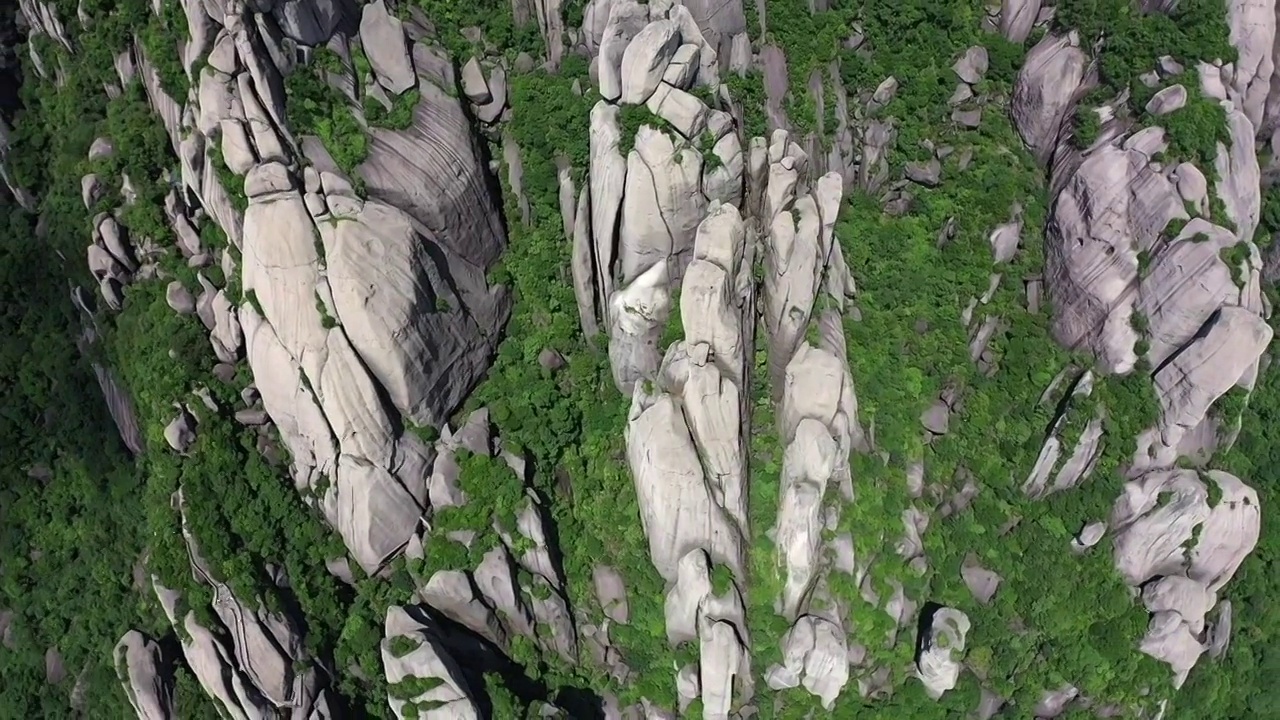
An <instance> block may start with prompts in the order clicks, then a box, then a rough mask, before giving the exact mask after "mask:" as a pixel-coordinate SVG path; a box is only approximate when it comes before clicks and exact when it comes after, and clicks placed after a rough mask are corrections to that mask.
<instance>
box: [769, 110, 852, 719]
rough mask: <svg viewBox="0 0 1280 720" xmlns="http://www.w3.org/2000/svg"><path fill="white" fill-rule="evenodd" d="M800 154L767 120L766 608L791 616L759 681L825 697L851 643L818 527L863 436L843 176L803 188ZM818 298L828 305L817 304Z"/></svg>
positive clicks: (838, 687) (831, 524) (831, 519)
mask: <svg viewBox="0 0 1280 720" xmlns="http://www.w3.org/2000/svg"><path fill="white" fill-rule="evenodd" d="M805 160H806V158H805V155H804V152H803V151H802V150H800V148H799V147H798V146H796V145H795V144H794V143H792V142H791V141H790V140H789V138H788V136H787V133H785V132H783V131H777V132H775V133H774V134H773V137H772V141H771V143H770V145H769V147H768V150H767V162H768V168H767V170H764V171H763V172H761V173H760V176H761V180H762V183H761V184H762V185H763V189H762V195H761V203H760V206H759V207H760V210H761V219H760V224H761V226H762V228H767V230H766V232H767V235H766V236H765V237H764V238H763V252H764V258H763V265H764V272H765V277H764V283H763V288H762V295H761V298H762V302H763V313H762V315H763V323H762V324H763V327H764V330H765V333H766V338H767V347H768V361H769V362H768V366H769V369H770V381H771V386H772V388H773V394H774V398H775V399H776V400H777V401H778V427H777V429H776V431H777V432H778V433H779V434H780V439H781V441H782V445H783V447H784V448H785V450H784V452H783V457H782V477H781V479H780V486H781V488H782V490H781V493H780V499H779V507H778V515H777V520H776V524H775V526H774V528H773V529H772V539H773V542H774V545H775V548H776V551H777V554H778V564H779V566H780V570H781V574H782V577H783V585H782V594H781V597H779V598H778V599H777V602H776V604H775V609H776V611H777V612H778V613H779V614H780V615H782V616H783V617H784V618H786V619H787V620H788V621H790V622H792V623H793V624H792V627H791V629H790V630H789V631H788V632H787V634H786V635H785V636H784V638H783V642H782V649H783V664H781V665H774V666H772V667H771V668H769V671H768V672H767V673H766V681H767V682H768V683H769V686H770V687H772V688H775V689H782V688H789V687H796V686H803V687H804V688H805V689H806V690H807V691H809V692H810V693H812V694H814V695H816V696H818V697H819V698H820V699H821V701H822V704H823V706H824V707H826V708H828V709H829V708H831V707H833V705H834V703H835V699H836V697H837V696H838V695H839V694H840V692H841V691H842V690H843V688H844V686H845V685H846V684H847V682H848V680H849V674H850V673H849V662H848V660H847V657H848V656H849V654H850V652H851V650H850V648H849V647H848V640H847V634H848V629H847V628H845V627H844V622H843V617H844V613H843V612H842V610H841V608H840V606H839V605H838V603H837V600H836V599H835V598H833V597H832V596H831V593H830V591H829V590H828V589H827V581H826V574H827V572H829V571H832V568H830V567H829V566H830V565H831V562H830V560H829V549H828V547H827V543H826V541H825V540H824V533H825V532H826V531H827V530H828V529H830V530H834V529H835V527H836V525H835V523H836V522H838V519H839V509H840V506H841V505H842V504H843V503H845V502H848V501H851V500H852V499H853V478H852V477H851V474H850V469H849V456H850V453H852V452H853V451H854V450H855V449H865V448H864V445H865V441H864V438H863V434H862V430H861V428H860V426H859V423H858V419H857V398H856V396H855V394H854V387H853V379H852V377H851V376H850V373H849V368H848V365H847V363H846V360H845V355H846V348H845V337H844V331H843V325H842V322H841V316H842V311H843V308H844V305H845V302H846V299H847V297H848V296H851V295H852V293H853V280H852V277H851V276H850V274H849V271H848V269H847V268H846V267H845V264H844V259H843V255H842V253H841V250H840V246H839V244H838V243H837V242H836V241H835V238H834V226H835V220H836V214H837V213H838V211H839V207H840V202H841V197H842V185H843V182H842V180H841V177H840V175H839V174H838V173H835V172H832V173H827V174H826V175H823V176H822V177H821V178H819V179H818V180H817V182H816V184H815V186H814V187H813V188H812V189H810V188H809V187H808V183H807V180H806V174H805ZM820 298H822V299H823V301H824V303H823V304H824V305H826V306H827V309H825V310H821V311H819V310H818V307H819V305H818V301H819V299H820ZM811 327H812V328H813V329H814V330H815V331H816V332H815V333H813V334H810V332H809V331H810V328H811ZM806 336H811V337H815V338H816V340H815V341H813V342H810V341H808V340H805V337H806ZM837 572H838V570H837Z"/></svg>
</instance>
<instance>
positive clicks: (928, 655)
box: [916, 608, 969, 700]
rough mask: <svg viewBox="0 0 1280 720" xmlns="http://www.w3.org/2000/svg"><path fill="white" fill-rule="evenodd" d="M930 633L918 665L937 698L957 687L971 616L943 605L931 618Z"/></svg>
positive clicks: (929, 690)
mask: <svg viewBox="0 0 1280 720" xmlns="http://www.w3.org/2000/svg"><path fill="white" fill-rule="evenodd" d="M927 627H928V631H927V632H928V636H927V637H925V638H922V640H921V643H920V647H921V650H920V655H919V657H918V658H917V660H916V667H917V669H918V671H919V674H920V682H921V683H923V684H924V691H925V693H927V694H928V695H929V697H931V698H933V699H934V700H937V699H938V698H940V697H942V695H943V694H944V693H945V692H947V691H948V690H950V689H952V688H954V687H955V686H956V681H957V680H958V679H959V677H960V669H961V665H960V660H961V658H963V657H964V644H965V637H966V636H967V635H968V634H969V618H968V616H966V615H965V614H964V613H962V612H960V611H959V610H956V609H954V608H939V609H937V610H936V611H934V613H933V615H932V616H931V617H930V618H929V619H928V625H927Z"/></svg>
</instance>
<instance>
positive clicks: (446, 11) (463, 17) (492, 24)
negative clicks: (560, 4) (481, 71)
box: [401, 0, 582, 62]
mask: <svg viewBox="0 0 1280 720" xmlns="http://www.w3.org/2000/svg"><path fill="white" fill-rule="evenodd" d="M564 4H565V5H566V6H570V7H566V8H564V12H565V15H566V17H568V16H570V15H571V14H575V13H576V14H577V16H578V17H579V20H578V22H579V23H581V16H582V3H581V1H580V0H569V1H568V2H565V3H564ZM411 5H416V6H417V7H418V8H419V9H420V10H421V11H422V12H423V13H424V14H425V15H426V17H428V18H430V19H431V22H432V23H433V24H434V25H435V28H436V38H437V39H438V40H439V41H440V42H441V44H443V45H444V46H445V48H446V49H448V50H449V53H450V54H451V55H453V56H454V57H455V58H458V59H459V60H460V61H461V62H465V61H466V59H467V58H468V57H470V56H472V55H481V54H482V53H483V51H484V50H485V48H486V47H493V48H497V49H498V50H499V51H501V52H504V53H506V54H507V55H509V56H511V57H514V56H515V55H516V54H518V53H521V52H527V53H529V54H530V55H532V56H534V57H537V56H538V55H539V54H541V53H542V51H543V48H544V43H543V41H542V35H541V34H540V33H539V32H538V25H537V22H536V19H535V18H534V17H533V16H532V15H531V16H530V17H529V18H528V21H527V22H526V23H525V24H524V25H519V24H517V23H516V20H515V18H514V17H513V16H512V5H511V3H510V2H509V1H508V0H476V2H466V3H460V2H454V1H453V0H410V2H406V3H403V4H402V5H401V11H402V13H404V14H407V13H408V12H409V7H410V6H411ZM526 7H532V6H526ZM565 27H566V28H568V27H574V26H572V25H569V24H568V23H566V24H565ZM468 28H475V29H477V30H479V31H480V34H481V36H482V37H483V42H476V40H478V39H479V38H478V37H476V36H475V35H474V34H472V33H471V32H470V31H467V29H468ZM464 31H465V32H464ZM468 36H470V37H468Z"/></svg>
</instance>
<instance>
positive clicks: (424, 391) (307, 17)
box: [98, 1, 509, 572]
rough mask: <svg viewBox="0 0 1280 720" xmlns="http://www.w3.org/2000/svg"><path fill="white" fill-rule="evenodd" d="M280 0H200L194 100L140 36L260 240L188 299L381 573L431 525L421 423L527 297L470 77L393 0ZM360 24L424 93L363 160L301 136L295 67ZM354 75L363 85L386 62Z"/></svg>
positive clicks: (440, 408)
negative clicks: (456, 77)
mask: <svg viewBox="0 0 1280 720" xmlns="http://www.w3.org/2000/svg"><path fill="white" fill-rule="evenodd" d="M273 7H274V10H273V15H274V22H267V23H263V22H261V18H259V17H257V16H256V15H254V14H253V12H252V10H253V8H248V9H247V8H245V7H244V6H242V5H240V4H237V3H233V4H231V5H228V6H226V7H222V6H219V7H218V8H217V9H216V11H212V12H210V13H208V16H207V17H206V15H205V13H203V12H192V13H188V20H189V22H190V24H191V28H190V31H191V32H190V34H191V37H192V38H204V37H207V38H208V44H209V48H210V49H211V52H210V53H209V55H208V63H207V65H205V66H204V67H203V68H202V69H201V70H200V71H199V73H198V75H197V77H195V78H193V80H195V81H196V82H194V83H193V85H194V87H193V90H194V92H193V93H192V96H191V98H190V99H185V98H170V97H168V96H167V95H166V94H165V93H164V91H163V89H162V88H161V87H160V85H159V82H158V79H157V77H156V72H155V69H154V67H153V66H152V65H151V64H150V62H149V61H148V60H147V58H145V57H144V56H142V53H141V52H138V53H136V55H137V58H136V60H137V65H138V66H139V68H138V70H139V71H140V74H141V76H142V78H143V81H144V84H145V86H146V89H147V92H148V97H149V99H150V100H151V103H152V105H153V106H154V108H155V109H156V111H157V113H158V114H159V115H160V116H161V117H162V119H163V121H164V124H165V126H166V129H167V130H168V132H169V134H170V139H171V141H172V143H173V146H174V149H175V151H177V153H178V155H179V157H180V159H181V179H182V182H183V184H184V185H185V186H186V189H187V190H189V191H190V193H189V196H193V198H194V200H195V201H197V202H198V204H199V206H200V207H202V208H203V210H204V211H205V213H207V215H208V217H209V218H210V219H211V220H212V221H214V222H216V223H217V224H218V225H219V226H220V227H221V228H222V229H223V230H224V231H225V234H226V235H227V237H228V239H229V240H230V241H231V243H232V245H233V246H234V247H235V248H237V249H239V250H240V252H241V254H242V255H243V258H242V261H241V262H240V263H239V266H238V267H235V264H234V263H232V264H231V267H232V269H233V272H234V271H238V272H239V274H240V282H239V284H238V285H239V287H240V288H241V290H242V291H243V292H244V299H243V300H242V299H241V298H240V297H232V296H231V295H230V294H228V293H227V292H225V291H224V289H222V288H217V287H215V286H213V285H212V284H211V283H208V282H207V281H206V280H204V279H202V280H201V288H200V289H199V292H198V294H196V293H195V291H196V289H195V288H184V287H181V286H178V287H175V288H172V292H170V293H169V300H170V301H171V302H170V305H171V306H172V307H174V308H175V310H176V311H178V312H194V313H195V314H196V315H197V316H198V317H199V318H200V319H201V320H202V321H203V322H204V323H205V324H206V327H208V329H209V330H210V336H211V344H212V346H213V350H214V354H215V355H216V356H217V359H218V360H219V361H220V362H221V363H223V364H226V365H233V364H234V363H236V362H238V361H239V360H240V359H241V358H244V359H245V360H247V361H248V363H249V366H250V368H251V369H252V371H253V373H254V378H255V381H256V384H257V386H258V387H259V388H261V407H257V406H251V407H248V408H245V409H243V410H239V411H237V413H236V417H237V419H238V420H239V421H240V422H242V423H245V424H250V425H259V426H261V425H262V423H263V422H264V421H265V420H266V419H267V418H266V417H263V411H265V415H266V416H268V417H269V419H270V421H271V423H272V426H273V427H274V428H275V429H276V430H278V431H279V433H280V437H281V440H282V441H283V442H284V444H285V446H286V448H287V449H288V450H289V455H290V457H291V460H292V471H293V475H294V477H295V481H296V484H297V485H298V486H299V488H301V489H304V490H305V491H306V492H308V493H309V494H313V495H315V496H316V503H317V505H318V506H319V508H320V510H321V511H322V512H323V513H324V515H325V517H326V518H328V520H329V521H330V523H332V524H333V525H334V527H335V528H336V529H338V531H339V533H340V534H341V535H342V537H343V539H344V541H345V542H346V544H347V546H348V549H349V550H350V551H351V553H352V555H353V556H354V558H355V559H356V561H357V562H358V563H359V564H360V565H361V566H362V567H363V568H364V569H365V570H366V571H367V572H375V571H376V570H377V569H378V568H379V567H381V566H382V565H383V564H384V563H385V562H386V561H387V560H389V559H390V558H391V557H393V556H394V555H396V554H397V553H399V552H400V551H401V550H402V549H403V548H404V547H405V546H406V544H407V543H408V542H409V541H410V539H411V538H412V537H414V536H415V533H416V532H417V530H418V526H419V522H420V519H421V516H422V514H423V512H424V510H425V508H426V505H425V503H426V502H427V478H428V477H429V475H430V471H431V465H432V461H433V451H432V449H431V448H429V447H426V446H425V445H423V444H422V443H421V442H420V441H418V440H417V439H416V438H415V437H414V436H412V435H411V434H406V433H405V431H404V427H405V424H406V422H408V423H412V424H415V425H432V426H436V427H438V426H440V425H441V424H442V423H443V422H444V420H445V418H447V417H448V415H449V414H450V413H451V412H452V411H453V410H454V409H455V408H456V407H457V406H458V405H459V404H460V403H461V401H462V399H463V398H464V397H465V396H466V394H467V393H468V392H469V391H470V390H471V388H472V387H473V386H474V385H475V383H476V382H478V380H479V378H480V377H481V376H482V375H483V373H484V371H485V370H486V368H487V366H488V362H489V358H490V357H491V355H492V353H493V350H494V348H495V346H496V344H497V341H498V333H499V330H500V328H501V327H502V325H503V323H504V322H505V320H506V317H507V313H508V311H509V300H508V298H507V297H506V296H505V294H504V293H503V292H502V291H501V290H500V289H497V288H494V287H491V286H490V285H489V283H488V282H487V280H486V279H485V272H486V271H487V270H488V269H489V268H490V267H491V266H492V265H493V264H494V263H495V262H496V261H497V258H498V256H499V255H500V253H501V251H502V249H503V247H504V245H505V235H504V232H503V228H502V225H501V221H500V217H499V214H498V212H497V206H496V204H495V201H494V199H493V197H492V195H491V191H490V188H489V184H488V178H487V176H486V170H485V168H484V167H482V165H481V161H480V151H479V148H478V143H477V141H476V139H475V138H474V137H473V134H472V132H473V131H472V129H471V125H470V120H469V119H468V114H467V110H466V108H464V107H463V106H462V104H461V103H460V101H459V100H458V99H457V98H455V97H453V96H452V95H451V94H450V93H449V92H446V90H445V89H442V88H449V89H452V88H453V82H452V78H451V77H449V76H448V72H447V70H448V66H447V63H445V62H443V60H442V57H443V56H442V55H441V54H440V53H439V52H438V51H436V50H434V49H432V48H429V47H427V46H426V45H424V44H422V42H411V41H410V39H409V37H410V35H409V34H408V33H407V29H406V27H405V26H404V25H403V24H402V22H401V20H399V19H397V18H396V17H393V16H392V15H391V14H389V13H388V10H387V7H386V6H385V4H383V3H374V4H372V5H367V6H365V7H364V8H363V10H362V11H361V10H360V9H358V8H353V7H351V6H349V4H348V3H345V2H335V3H322V4H321V5H319V6H315V7H312V6H310V5H307V4H306V3H298V2H292V1H290V2H283V3H279V4H277V5H275V6H273ZM247 10H248V11H247ZM344 23H345V24H346V25H347V26H350V27H352V28H353V29H354V28H355V26H357V25H358V27H359V32H360V34H359V41H360V44H361V47H362V49H363V51H364V53H365V56H366V57H367V58H368V60H369V63H370V66H371V70H372V74H373V76H374V82H376V83H377V84H378V85H376V86H370V87H378V88H380V89H381V90H380V91H381V92H383V93H391V94H392V95H395V94H400V93H406V92H407V91H408V90H410V89H415V90H417V91H418V93H419V96H420V100H419V101H418V104H417V105H416V106H415V108H414V110H413V117H412V122H411V123H410V124H409V126H408V127H406V128H404V129H401V130H390V129H382V128H369V130H368V132H369V135H370V137H369V138H368V149H369V152H368V157H367V158H366V159H365V161H364V162H363V163H362V164H361V165H360V166H359V167H358V168H357V170H356V172H355V173H354V174H355V177H348V176H347V175H346V173H344V172H343V171H342V170H340V169H339V168H338V167H337V165H336V164H335V163H334V162H333V160H332V158H330V157H329V155H328V153H327V152H326V151H325V149H324V147H323V145H322V144H321V143H320V141H319V140H318V139H316V138H310V137H295V136H294V134H293V132H292V130H291V128H290V127H289V124H288V118H287V117H286V113H285V109H286V108H285V93H284V82H283V78H284V77H285V76H286V75H288V74H289V73H291V72H311V71H312V70H311V69H310V68H308V67H306V66H300V65H296V64H295V60H294V58H295V57H296V56H297V53H296V52H295V50H294V48H295V46H296V45H298V44H302V45H311V46H315V45H321V44H325V43H327V42H328V41H329V40H330V37H331V35H333V33H334V31H335V29H336V28H338V27H339V26H343V25H344ZM206 24H208V27H206V26H205V25H206ZM277 25H278V27H279V30H276V29H275V28H276V26H277ZM281 32H283V37H282V35H281ZM415 37H421V36H420V35H415ZM193 42H195V41H194V40H193ZM338 46H340V47H341V50H342V52H341V53H339V54H342V55H348V54H349V47H348V44H347V43H346V42H345V41H343V42H339V43H338V44H337V45H335V47H338ZM125 59H126V60H132V59H134V58H125ZM130 64H131V63H128V62H126V63H124V65H121V67H126V68H127V67H128V66H129V65H130ZM122 73H123V71H122ZM123 79H124V77H123V74H122V80H123ZM334 80H335V82H340V83H342V82H345V83H347V84H348V86H349V87H352V88H355V87H359V86H360V85H361V83H365V81H366V78H351V77H347V78H334ZM365 84H368V83H365ZM184 101H185V103H186V104H185V105H184ZM184 116H189V121H184V120H183V118H184ZM304 165H305V167H304ZM220 167H221V169H219V168H220ZM228 170H229V171H230V172H231V173H233V174H236V175H243V176H244V182H243V192H244V196H245V199H246V200H247V203H246V205H245V207H244V208H243V211H242V210H241V209H239V208H238V207H237V206H236V204H235V203H234V202H233V201H232V199H231V197H230V193H229V190H228V188H227V187H225V186H224V184H223V183H224V181H225V177H226V172H227V171H228ZM357 186H359V187H361V188H362V189H361V191H360V192H357V191H356V190H355V187H357ZM182 205H183V204H182V203H181V202H176V203H175V204H174V207H173V208H172V209H171V212H170V213H169V215H170V220H171V222H172V223H173V225H174V228H175V232H176V234H177V236H178V238H179V244H180V246H182V248H183V252H184V254H185V253H188V252H189V253H190V257H191V262H193V263H195V262H196V258H198V257H203V256H204V255H205V254H206V253H207V250H206V249H203V248H200V247H199V242H200V241H199V238H198V236H196V234H195V233H194V232H192V230H191V228H192V227H193V226H194V223H193V221H192V220H191V217H192V213H191V212H190V211H189V209H186V208H184V207H182ZM104 246H105V242H104ZM104 249H105V250H109V248H106V247H104ZM98 255H99V256H101V260H100V262H99V263H98V265H99V266H100V267H101V268H102V277H103V278H104V280H102V286H103V291H104V293H105V294H106V295H108V304H110V303H111V300H112V299H113V297H114V296H115V295H117V294H118V290H117V289H116V284H117V283H118V282H119V281H118V280H111V279H110V278H114V277H116V275H118V274H119V272H121V271H117V267H120V268H124V270H123V271H128V270H129V268H128V266H127V264H125V263H123V262H120V261H119V258H116V257H115V256H114V255H113V254H111V253H110V252H105V253H98ZM223 258H224V262H223V267H224V269H225V268H227V267H228V262H227V259H226V258H227V255H226V254H225V253H224V254H223ZM201 262H203V260H202V261H201ZM109 273H116V275H110V274H109ZM192 300H194V302H192Z"/></svg>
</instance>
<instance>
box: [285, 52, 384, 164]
mask: <svg viewBox="0 0 1280 720" xmlns="http://www.w3.org/2000/svg"><path fill="white" fill-rule="evenodd" d="M313 62H314V63H315V69H316V70H319V71H320V73H319V74H317V73H316V72H313V71H312V69H311V68H310V67H308V66H299V67H298V68H296V69H295V70H294V71H293V73H292V74H290V75H289V77H287V78H285V94H286V96H287V98H288V101H287V104H286V109H287V112H288V114H289V123H290V125H292V127H293V129H294V130H295V131H296V132H298V133H301V134H305V135H315V136H316V137H318V138H320V141H321V142H322V143H324V147H325V149H326V150H328V151H329V155H330V156H331V157H332V158H333V161H334V162H335V163H337V165H338V167H339V168H341V169H342V171H343V172H344V173H346V174H347V176H348V177H352V178H354V177H356V174H355V168H356V166H357V165H359V164H360V163H362V162H364V159H365V157H367V156H368V154H369V136H368V134H367V133H365V130H364V128H363V127H362V126H361V122H360V119H359V118H358V117H357V115H356V110H355V108H354V107H352V105H351V103H350V101H348V100H347V98H346V97H344V96H343V94H342V93H341V92H340V91H339V90H338V89H337V88H335V87H333V86H332V85H330V84H329V83H328V81H326V80H325V79H324V77H323V76H322V75H323V74H324V73H328V72H343V70H342V67H341V64H342V60H341V58H339V57H338V55H337V53H335V52H333V51H332V50H329V49H327V48H317V49H316V51H315V56H314V59H313Z"/></svg>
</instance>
